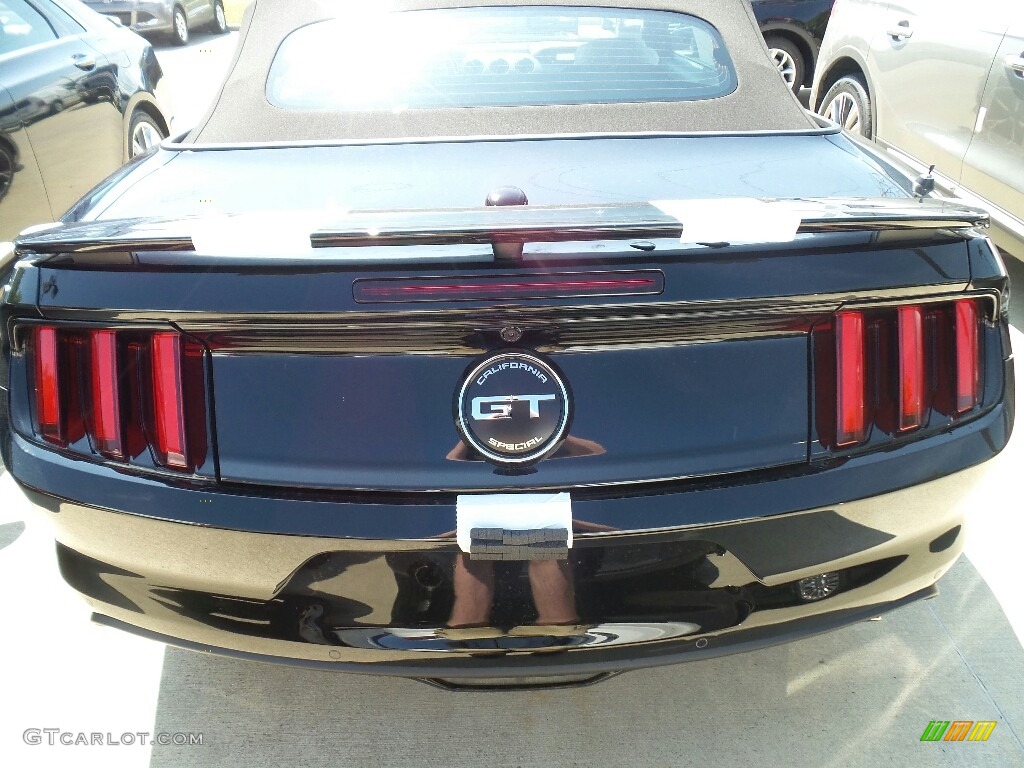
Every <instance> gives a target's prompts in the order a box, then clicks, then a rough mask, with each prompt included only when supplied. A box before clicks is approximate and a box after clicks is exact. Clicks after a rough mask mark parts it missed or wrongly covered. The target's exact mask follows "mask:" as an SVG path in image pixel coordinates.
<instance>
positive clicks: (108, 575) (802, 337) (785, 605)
mask: <svg viewBox="0 0 1024 768" xmlns="http://www.w3.org/2000/svg"><path fill="white" fill-rule="evenodd" d="M609 6H611V7H609ZM339 8H342V6H341V5H340V4H339V5H335V4H332V3H310V2H307V1H306V0H301V1H300V0H294V1H293V2H289V0H256V2H255V3H254V5H253V6H252V10H251V12H250V14H249V15H248V16H247V21H246V22H245V24H244V25H243V29H242V32H241V34H240V40H241V44H240V47H239V50H238V52H237V54H236V60H235V63H234V64H233V66H232V69H231V72H230V74H229V75H228V78H227V80H226V82H225V84H224V87H223V89H222V90H221V92H220V94H219V96H218V98H217V100H216V102H215V103H214V105H213V106H212V108H211V111H210V112H209V113H208V115H207V116H206V117H205V118H204V119H203V120H202V121H201V122H200V124H199V125H198V126H196V128H195V129H194V130H192V131H191V132H190V133H189V134H188V135H187V136H184V137H182V138H181V139H180V140H179V141H176V142H163V143H162V144H161V145H160V146H159V147H158V148H157V149H156V150H155V151H153V152H152V153H149V154H147V155H146V156H145V157H144V158H141V159H140V160H139V161H138V162H137V163H135V164H133V165H131V166H129V167H127V168H125V169H124V170H122V171H121V172H120V173H118V174H116V175H115V176H114V177H112V178H111V179H110V180H109V181H107V182H106V183H105V184H103V185H101V186H100V187H98V188H97V189H95V190H94V191H93V192H92V193H90V194H89V196H88V197H86V198H84V199H83V200H82V201H81V202H80V203H79V204H78V205H76V206H75V207H74V208H73V209H72V210H71V211H69V213H68V214H67V215H66V216H65V217H64V218H63V221H62V222H61V224H60V225H59V226H55V227H53V228H51V229H49V230H46V231H39V232H34V233H31V234H28V235H26V236H25V237H23V238H20V239H19V240H18V241H17V244H16V245H17V258H18V260H17V262H16V263H15V268H14V276H13V278H12V280H11V281H10V283H9V284H8V285H7V286H6V287H5V289H4V293H3V294H2V296H3V298H2V301H0V328H2V330H3V334H4V336H3V357H2V367H0V384H2V385H3V386H7V387H9V398H8V400H9V410H8V412H7V416H6V417H5V416H4V414H3V412H0V451H2V455H3V459H4V462H5V463H6V465H7V467H8V469H9V471H10V473H11V476H12V477H13V479H14V480H15V481H16V482H17V483H18V484H19V486H20V487H21V489H22V490H23V491H24V492H25V494H26V495H27V497H28V498H29V499H30V500H31V501H32V503H33V504H34V505H35V506H36V507H37V509H38V510H39V512H40V514H41V515H43V516H45V517H46V518H47V519H48V520H49V521H50V522H51V523H52V524H53V527H54V530H55V535H56V539H57V558H58V561H59V563H60V568H61V573H62V575H63V576H64V578H65V579H66V580H67V581H68V582H69V583H70V584H71V586H73V587H74V588H75V589H76V590H78V591H79V592H80V593H81V594H82V595H83V596H84V597H85V598H86V600H88V602H89V604H90V605H91V607H92V609H93V611H94V615H95V617H96V620H97V621H100V622H103V623H106V624H108V625H111V626H115V627H120V628H122V629H125V630H128V631H132V632H137V633H139V634H142V635H144V636H147V637H152V638H156V639H159V640H163V641H166V642H169V643H174V644H178V645H181V646H184V647H186V648H192V649H196V650H202V651H207V652H210V651H213V652H219V653H224V654H228V655H233V656H238V657H244V658H249V659H256V660H263V661H277V662H283V663H292V664H296V665H304V666H309V667H316V668H320V669H324V670H346V671H353V672H370V673H381V674H392V675H402V676H410V677H420V678H430V679H433V680H435V681H438V682H440V683H442V684H445V685H449V686H480V685H485V686H490V685H510V684H516V685H518V684H522V683H523V682H524V679H526V680H527V681H529V682H530V683H537V682H538V681H540V682H582V681H584V680H593V679H596V678H597V677H600V676H602V675H604V674H607V673H610V672H616V671H619V670H623V669H630V668H635V667H641V666H649V665H654V664H666V663H670V662H675V661H683V660H689V659H701V658H708V657H711V656H716V655H721V654H726V653H731V652H737V651H742V650H749V649H753V648H758V647H762V646H766V645H770V644H772V643H778V642H783V641H786V640H790V639H794V638H798V637H801V636H807V635H811V634H814V633H818V632H823V631H825V630H828V629H833V628H835V627H838V626H841V625H844V624H849V623H851V622H855V621H860V620H864V619H868V618H870V617H873V616H876V615H878V614H880V613H882V612H884V611H887V610H890V609H894V608H898V607H899V606H901V605H905V604H907V603H909V602H912V601H914V600H918V599H922V598H926V597H929V596H933V595H934V594H935V593H936V586H935V583H936V581H938V579H939V578H940V577H941V576H942V575H943V574H944V573H946V571H947V570H948V569H949V568H950V567H951V566H952V565H953V564H954V563H955V562H956V559H957V557H958V556H959V554H960V552H961V551H962V548H963V541H964V536H963V524H964V521H965V515H966V512H967V508H968V507H969V505H970V504H971V503H972V501H973V499H974V498H976V497H972V496H971V490H972V488H974V487H975V486H976V485H977V484H979V483H984V482H985V473H986V471H987V469H988V468H989V467H991V466H992V465H991V464H990V463H989V464H987V463H986V462H987V461H988V459H990V458H992V457H993V456H994V455H995V454H996V453H998V452H999V451H1000V450H1001V449H1002V448H1003V447H1004V446H1005V445H1006V442H1007V440H1008V439H1009V435H1010V431H1011V429H1012V425H1013V360H1012V356H1011V351H1010V346H1009V335H1008V333H1009V332H1008V325H1007V312H1008V310H1007V295H1008V294H1007V291H1008V281H1007V278H1006V273H1005V271H1004V269H1003V266H1002V263H1001V262H1000V260H999V256H998V253H997V252H996V251H995V250H994V248H993V246H992V244H991V242H990V241H989V240H988V238H987V237H986V236H985V229H984V228H985V225H986V223H987V216H986V214H985V213H984V212H982V211H979V210H977V209H973V208H970V207H965V206H963V205H962V204H960V203H958V202H955V201H949V200H944V199H933V198H929V197H922V196H921V195H919V194H917V193H916V192H915V184H914V181H913V179H911V178H908V177H907V176H906V175H904V174H903V173H901V172H900V171H899V170H898V169H897V168H895V167H894V166H893V165H892V164H891V163H890V162H889V161H887V160H886V159H885V156H884V155H883V154H881V153H880V152H878V151H877V150H875V149H874V148H872V147H871V146H869V145H864V144H861V143H859V142H856V141H854V140H852V139H850V138H849V137H847V136H846V135H844V134H843V132H842V131H841V130H840V129H839V127H838V126H836V125H833V124H830V123H828V122H827V121H825V120H824V119H821V118H818V117H816V116H814V115H812V114H810V113H809V112H807V111H806V110H804V109H802V108H801V107H800V105H799V103H798V102H797V100H796V99H795V98H794V97H793V94H792V92H791V91H790V90H789V89H788V88H787V86H786V84H785V83H784V82H783V81H782V80H781V79H780V78H779V76H778V73H777V72H776V70H775V68H774V67H773V66H772V65H771V63H770V62H769V61H768V60H767V58H766V57H765V55H764V43H763V41H762V39H761V37H760V33H759V31H758V28H757V25H756V22H755V20H754V17H753V13H752V10H751V7H750V5H749V4H748V3H747V2H746V0H719V1H718V2H713V3H712V2H707V1H706V0H616V2H614V3H611V2H608V0H606V2H605V6H604V7H600V8H596V7H594V8H592V7H585V6H578V5H576V6H564V5H561V4H559V3H558V2H557V0H555V2H554V3H553V4H545V3H544V2H543V0H540V1H538V0H526V1H523V0H520V2H515V3H511V4H510V0H399V2H396V3H394V4H393V5H389V7H388V9H386V10H382V9H380V8H378V7H369V6H367V7H364V8H363V10H362V11H361V12H360V13H361V15H360V17H359V19H358V22H359V23H358V24H355V23H353V18H352V15H351V14H350V13H349V12H348V11H347V10H345V8H347V6H345V7H344V8H342V11H344V12H342V11H339V10H338V9H339ZM337 14H340V15H337ZM325 71H329V72H330V73H331V76H330V77H325V76H323V75H324V72H325ZM58 623H59V622H58Z"/></svg>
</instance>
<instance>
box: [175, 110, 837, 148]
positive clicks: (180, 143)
mask: <svg viewBox="0 0 1024 768" xmlns="http://www.w3.org/2000/svg"><path fill="white" fill-rule="evenodd" d="M815 117H817V116H815ZM817 122H818V123H819V126H820V127H818V128H801V129H794V130H788V131H784V130H766V131H629V132H609V133H597V132H595V133H526V134H509V135H477V136H410V137H408V138H397V139H339V140H337V141H320V140H316V139H310V140H304V141H284V140H282V141H266V142H260V141H248V142H233V143H225V144H218V143H214V142H209V143H203V142H196V143H194V144H192V143H188V142H186V141H185V138H186V137H187V136H188V133H185V134H182V135H180V136H176V137H174V138H167V139H164V140H163V141H162V142H161V143H160V148H161V149H164V150H167V151H169V152H211V151H212V152H225V151H234V150H247V149H299V148H304V147H372V146H388V145H394V144H457V143H458V144H465V143H479V142H509V141H516V142H519V141H557V140H584V141H586V140H591V139H695V138H704V137H719V138H744V137H747V136H751V137H766V136H831V135H833V134H837V133H841V132H842V129H841V128H840V127H839V126H837V125H833V124H824V125H822V121H821V119H820V118H818V120H817Z"/></svg>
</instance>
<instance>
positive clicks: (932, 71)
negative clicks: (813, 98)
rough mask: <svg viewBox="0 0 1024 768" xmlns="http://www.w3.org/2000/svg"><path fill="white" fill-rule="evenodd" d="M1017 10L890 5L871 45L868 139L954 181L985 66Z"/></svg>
mask: <svg viewBox="0 0 1024 768" xmlns="http://www.w3.org/2000/svg"><path fill="white" fill-rule="evenodd" d="M1019 2H1020V0H975V2H973V3H971V4H970V5H969V6H965V4H964V3H963V2H962V1H961V0H898V1H897V2H893V3H890V4H889V7H888V9H887V10H886V12H885V13H884V14H883V15H882V17H881V18H880V19H879V21H880V22H881V23H882V24H883V25H884V29H882V30H880V32H881V34H877V35H875V36H874V38H873V39H872V42H871V53H870V57H871V58H872V59H873V60H874V61H872V62H871V64H872V66H871V68H872V70H873V72H874V84H873V85H874V101H875V104H874V106H875V128H876V133H875V137H876V139H878V140H880V141H881V142H883V143H885V144H887V145H891V146H894V147H897V148H898V149H899V150H901V151H902V152H904V153H906V154H908V155H910V156H911V157H913V158H914V159H916V160H917V161H919V162H920V163H922V164H926V165H931V164H935V165H936V166H937V169H938V171H939V172H940V173H941V174H943V175H944V176H946V177H948V178H949V179H951V180H953V181H954V182H956V181H959V179H960V175H961V167H962V164H963V159H964V156H965V155H966V154H967V148H968V147H969V146H970V143H971V138H972V137H973V135H974V127H975V123H976V121H977V117H978V111H979V109H980V108H981V101H982V95H983V93H984V91H985V82H986V80H987V79H988V74H989V70H990V68H991V66H992V60H993V58H994V57H995V55H996V51H997V50H998V49H999V45H1000V43H1001V41H1002V39H1003V34H1004V33H1005V31H1006V28H1007V25H1008V24H1009V20H1010V11H1011V7H1013V6H1016V5H1018V4H1019ZM883 19H884V21H883Z"/></svg>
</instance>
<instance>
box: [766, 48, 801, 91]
mask: <svg viewBox="0 0 1024 768" xmlns="http://www.w3.org/2000/svg"><path fill="white" fill-rule="evenodd" d="M764 41H765V42H766V43H767V44H768V52H769V53H770V54H771V55H772V61H774V62H775V66H776V67H778V68H779V73H780V74H781V75H782V79H783V80H785V81H786V83H787V84H788V85H789V87H790V88H792V89H793V90H794V91H799V90H800V88H802V87H803V84H804V76H805V75H806V73H807V64H806V62H804V55H803V53H801V51H800V48H799V46H797V44H796V43H794V42H793V41H792V40H789V39H787V38H785V37H781V36H780V35H766V36H765V38H764Z"/></svg>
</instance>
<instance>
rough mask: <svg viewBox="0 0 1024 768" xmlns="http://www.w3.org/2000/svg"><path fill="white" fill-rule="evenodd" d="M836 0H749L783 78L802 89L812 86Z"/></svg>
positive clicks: (797, 88) (795, 87) (795, 88)
mask: <svg viewBox="0 0 1024 768" xmlns="http://www.w3.org/2000/svg"><path fill="white" fill-rule="evenodd" d="M834 2H835V0H750V4H751V5H752V6H753V8H754V16H755V17H756V18H757V23H758V26H759V27H760V28H761V33H762V34H763V35H764V41H765V42H766V43H767V44H768V51H769V52H770V53H771V55H772V59H773V60H774V61H775V65H776V66H777V67H778V68H779V72H781V73H782V77H783V78H784V79H785V80H786V82H787V83H789V84H790V86H791V87H792V88H793V90H794V91H799V90H800V88H802V87H804V86H808V87H809V86H810V85H811V78H812V77H813V76H814V64H815V62H816V61H817V59H818V48H819V47H820V46H821V39H822V38H823V37H824V36H825V27H826V26H828V17H829V14H831V12H832V4H833V3H834Z"/></svg>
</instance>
